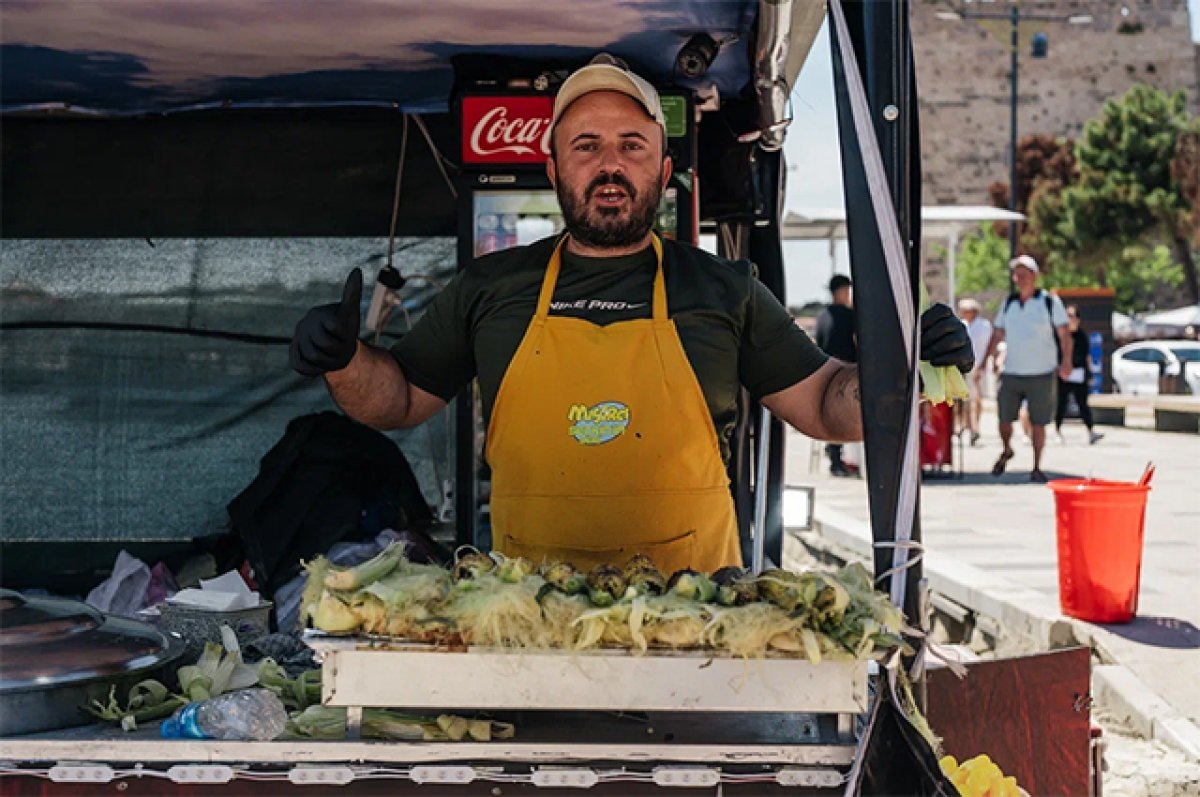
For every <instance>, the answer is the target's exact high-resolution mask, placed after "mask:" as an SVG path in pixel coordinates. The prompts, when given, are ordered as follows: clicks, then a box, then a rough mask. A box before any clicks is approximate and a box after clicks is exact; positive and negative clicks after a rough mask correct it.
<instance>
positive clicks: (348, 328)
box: [288, 268, 362, 376]
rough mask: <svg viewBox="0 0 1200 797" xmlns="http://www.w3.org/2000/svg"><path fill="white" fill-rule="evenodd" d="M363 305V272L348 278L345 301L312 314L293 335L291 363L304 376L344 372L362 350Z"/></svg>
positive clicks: (344, 295)
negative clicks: (360, 348) (360, 330)
mask: <svg viewBox="0 0 1200 797" xmlns="http://www.w3.org/2000/svg"><path fill="white" fill-rule="evenodd" d="M360 301H362V269H360V268H356V269H354V270H353V271H351V272H350V276H348V277H346V284H345V286H344V287H343V288H342V300H341V301H340V302H338V303H337V304H323V305H320V306H319V307H314V308H313V309H311V310H309V311H308V312H307V313H306V314H305V315H304V318H302V319H300V323H299V324H296V332H295V333H294V334H293V335H292V347H291V349H290V350H289V351H288V359H290V360H291V363H292V368H294V369H296V370H297V371H298V372H300V373H301V374H303V375H304V376H320V375H321V374H324V373H327V372H329V371H340V370H341V369H343V368H345V367H346V366H347V365H349V364H350V361H351V360H352V359H354V352H355V351H356V350H357V349H358V326H359V316H358V312H359V311H358V305H359V302H360Z"/></svg>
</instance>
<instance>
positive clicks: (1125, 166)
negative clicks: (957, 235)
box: [1037, 85, 1200, 302]
mask: <svg viewBox="0 0 1200 797" xmlns="http://www.w3.org/2000/svg"><path fill="white" fill-rule="evenodd" d="M1195 127H1196V123H1195V122H1193V121H1192V120H1190V119H1189V117H1188V113H1187V104H1186V99H1185V96H1184V93H1183V92H1182V91H1179V92H1175V93H1174V94H1166V93H1164V92H1162V91H1159V90H1158V89H1155V88H1152V87H1150V86H1144V85H1139V86H1134V87H1133V88H1131V89H1130V90H1129V91H1128V92H1126V93H1125V95H1124V96H1122V97H1120V98H1119V99H1117V100H1109V101H1108V102H1106V103H1105V104H1104V108H1103V109H1102V110H1101V112H1100V114H1099V115H1098V116H1097V117H1096V118H1094V119H1092V120H1091V121H1089V122H1088V123H1087V124H1086V125H1085V126H1084V129H1083V135H1082V137H1081V138H1080V139H1079V141H1078V142H1077V144H1076V147H1075V159H1076V161H1077V163H1078V166H1079V179H1078V181H1077V182H1075V183H1074V184H1073V185H1070V186H1068V187H1067V188H1065V189H1064V190H1063V191H1062V192H1061V194H1060V195H1059V197H1058V200H1057V204H1056V202H1055V201H1047V202H1046V204H1045V207H1042V208H1039V212H1041V213H1042V214H1043V218H1039V222H1038V225H1037V226H1038V228H1039V230H1040V231H1041V234H1042V243H1043V244H1044V245H1046V246H1047V248H1049V249H1051V250H1053V251H1055V252H1056V253H1057V254H1059V255H1060V256H1063V257H1069V258H1071V259H1073V260H1075V261H1076V262H1077V263H1078V264H1079V265H1080V266H1085V267H1091V268H1093V269H1095V270H1096V272H1097V274H1098V276H1099V277H1100V279H1101V281H1102V282H1104V283H1105V284H1111V283H1112V282H1113V281H1114V280H1113V279H1109V278H1107V277H1106V274H1105V272H1106V271H1107V270H1111V269H1121V268H1123V267H1127V265H1126V264H1127V263H1128V261H1129V253H1128V252H1127V251H1126V250H1128V249H1130V248H1134V249H1136V248H1139V247H1140V248H1142V249H1143V250H1147V249H1149V250H1152V249H1153V248H1154V246H1155V245H1156V244H1162V243H1165V244H1169V245H1170V246H1171V249H1172V251H1173V255H1174V258H1175V259H1176V260H1177V261H1178V262H1179V264H1180V266H1182V269H1183V276H1184V281H1185V283H1186V285H1187V288H1188V291H1189V293H1190V294H1191V301H1193V302H1197V301H1200V285H1198V284H1197V274H1196V262H1195V257H1194V256H1193V253H1192V249H1191V246H1192V241H1191V240H1190V238H1191V237H1192V236H1191V233H1192V225H1193V224H1194V219H1195V214H1194V213H1193V207H1192V202H1191V200H1190V199H1189V197H1188V196H1186V195H1185V193H1184V191H1183V185H1184V184H1186V183H1187V182H1188V179H1189V178H1190V177H1191V175H1190V174H1178V173H1177V174H1173V173H1172V164H1173V163H1174V162H1175V160H1176V158H1175V156H1176V149H1177V147H1178V145H1179V142H1180V139H1181V137H1184V138H1185V142H1186V140H1187V139H1186V136H1184V134H1185V133H1187V131H1189V130H1192V129H1193V128H1195ZM1192 163H1194V160H1193V161H1192ZM1188 168H1190V166H1189V164H1188V163H1181V164H1178V165H1177V167H1176V170H1175V171H1176V172H1180V171H1181V170H1186V169H1188Z"/></svg>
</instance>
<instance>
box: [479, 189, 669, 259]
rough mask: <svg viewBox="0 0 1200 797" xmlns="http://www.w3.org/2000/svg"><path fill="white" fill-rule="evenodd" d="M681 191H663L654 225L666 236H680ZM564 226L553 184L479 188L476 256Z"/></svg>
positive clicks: (523, 241)
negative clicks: (525, 187)
mask: <svg viewBox="0 0 1200 797" xmlns="http://www.w3.org/2000/svg"><path fill="white" fill-rule="evenodd" d="M678 197H679V192H678V189H676V188H675V187H674V186H670V187H668V188H667V190H666V191H664V192H663V197H662V201H661V202H660V203H659V206H658V216H657V217H656V219H655V224H654V229H655V230H657V231H658V233H659V234H660V235H661V236H662V237H664V238H675V237H677V231H678V227H679V209H678V204H679V199H678ZM562 229H563V217H562V210H560V209H559V207H558V197H556V196H555V194H554V191H552V190H551V189H549V188H546V189H537V190H528V189H512V190H498V191H488V190H485V191H476V192H475V224H474V233H473V234H474V236H475V241H474V251H475V257H480V256H482V255H486V254H488V253H489V252H498V251H500V250H501V249H508V248H509V247H511V246H524V245H526V244H531V243H533V242H534V241H538V240H541V239H542V238H546V237H548V236H551V235H557V234H558V233H559V232H561V231H562Z"/></svg>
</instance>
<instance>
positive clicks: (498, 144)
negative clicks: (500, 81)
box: [462, 97, 554, 164]
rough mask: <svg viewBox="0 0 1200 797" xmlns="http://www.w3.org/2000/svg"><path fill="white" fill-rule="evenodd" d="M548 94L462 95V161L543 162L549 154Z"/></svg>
mask: <svg viewBox="0 0 1200 797" xmlns="http://www.w3.org/2000/svg"><path fill="white" fill-rule="evenodd" d="M553 110H554V100H553V98H551V97H463V101H462V159H463V163H496V164H499V163H506V164H511V163H543V162H545V160H546V159H547V158H549V157H550V117H551V114H552V113H553Z"/></svg>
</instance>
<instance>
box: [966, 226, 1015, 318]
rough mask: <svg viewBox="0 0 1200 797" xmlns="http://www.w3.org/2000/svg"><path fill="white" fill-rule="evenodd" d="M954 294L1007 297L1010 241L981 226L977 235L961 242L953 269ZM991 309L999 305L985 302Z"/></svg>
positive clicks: (990, 227)
mask: <svg viewBox="0 0 1200 797" xmlns="http://www.w3.org/2000/svg"><path fill="white" fill-rule="evenodd" d="M954 284H955V286H956V287H955V292H956V293H958V294H959V295H960V296H976V297H978V296H980V295H983V296H988V295H991V296H995V297H999V296H1001V295H1006V294H1007V293H1008V291H1009V287H1010V284H1011V283H1010V280H1009V276H1008V238H1007V237H1005V236H1003V235H1001V233H1000V232H997V230H996V228H995V227H994V226H993V225H991V224H981V225H980V226H979V234H978V235H970V236H967V237H966V238H963V239H962V242H961V243H960V245H959V250H958V257H957V258H956V266H955V269H954ZM986 304H988V305H989V307H988V309H989V310H991V309H995V308H994V307H993V306H992V305H995V304H996V301H991V302H986Z"/></svg>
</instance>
